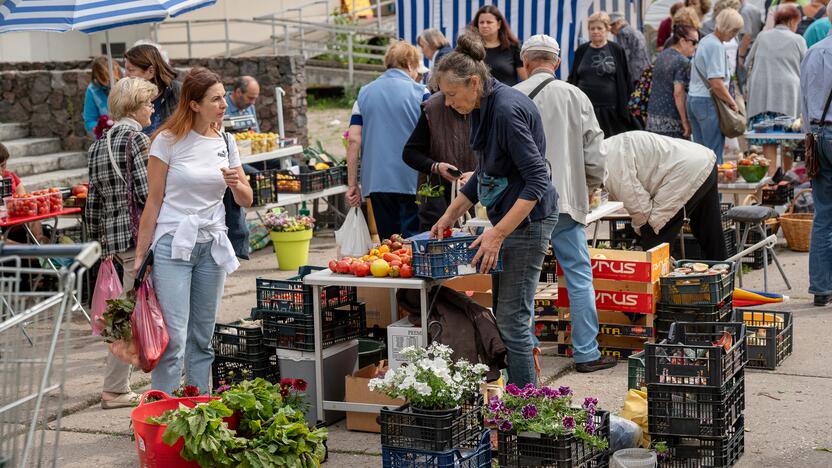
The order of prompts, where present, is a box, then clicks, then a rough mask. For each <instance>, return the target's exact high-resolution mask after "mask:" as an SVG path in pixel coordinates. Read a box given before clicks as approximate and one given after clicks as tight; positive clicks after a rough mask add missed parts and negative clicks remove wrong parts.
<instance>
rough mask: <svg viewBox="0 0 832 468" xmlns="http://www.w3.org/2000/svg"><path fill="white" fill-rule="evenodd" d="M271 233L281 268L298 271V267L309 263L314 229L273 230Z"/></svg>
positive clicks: (278, 264) (278, 265)
mask: <svg viewBox="0 0 832 468" xmlns="http://www.w3.org/2000/svg"><path fill="white" fill-rule="evenodd" d="M269 235H270V236H271V238H272V245H274V254H275V256H276V257H277V267H278V268H279V269H281V270H287V271H288V270H291V271H297V269H298V267H300V266H303V265H306V264H307V263H308V260H309V243H310V242H311V241H312V229H304V230H303V231H293V232H276V231H271V232H270V233H269Z"/></svg>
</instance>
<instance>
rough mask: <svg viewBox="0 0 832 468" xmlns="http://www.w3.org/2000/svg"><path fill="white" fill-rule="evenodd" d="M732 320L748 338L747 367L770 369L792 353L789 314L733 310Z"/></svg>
mask: <svg viewBox="0 0 832 468" xmlns="http://www.w3.org/2000/svg"><path fill="white" fill-rule="evenodd" d="M735 319H736V320H737V321H738V322H739V321H741V322H743V323H744V324H745V327H746V330H747V331H748V336H747V338H746V344H747V346H748V367H753V368H756V369H768V370H774V369H776V368H777V366H779V365H780V364H781V363H782V362H783V360H784V359H786V358H787V357H788V356H789V355H790V354H792V346H793V340H794V329H793V327H792V313H791V312H783V311H775V310H759V309H737V310H736V312H735Z"/></svg>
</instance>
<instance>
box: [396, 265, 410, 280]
mask: <svg viewBox="0 0 832 468" xmlns="http://www.w3.org/2000/svg"><path fill="white" fill-rule="evenodd" d="M399 276H400V277H402V278H413V267H411V266H410V265H407V264H404V265H402V267H401V268H400V269H399Z"/></svg>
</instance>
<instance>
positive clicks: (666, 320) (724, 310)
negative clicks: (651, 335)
mask: <svg viewBox="0 0 832 468" xmlns="http://www.w3.org/2000/svg"><path fill="white" fill-rule="evenodd" d="M733 312H734V305H733V301H732V297H728V299H725V301H723V302H722V304H720V305H717V306H677V305H667V304H662V303H659V304H658V305H657V306H656V317H655V319H654V324H655V327H656V341H657V342H658V341H661V340H664V339H666V338H667V334H668V333H669V332H670V325H671V324H672V323H673V322H730V321H732V320H733V318H734V315H733Z"/></svg>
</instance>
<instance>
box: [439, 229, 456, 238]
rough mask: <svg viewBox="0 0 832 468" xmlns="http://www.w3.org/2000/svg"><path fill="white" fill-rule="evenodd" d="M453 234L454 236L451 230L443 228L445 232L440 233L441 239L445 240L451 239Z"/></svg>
mask: <svg viewBox="0 0 832 468" xmlns="http://www.w3.org/2000/svg"><path fill="white" fill-rule="evenodd" d="M453 234H454V231H453V230H452V229H451V228H449V227H448V228H445V230H444V231H442V238H443V239H445V238H447V237H451V236H453Z"/></svg>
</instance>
